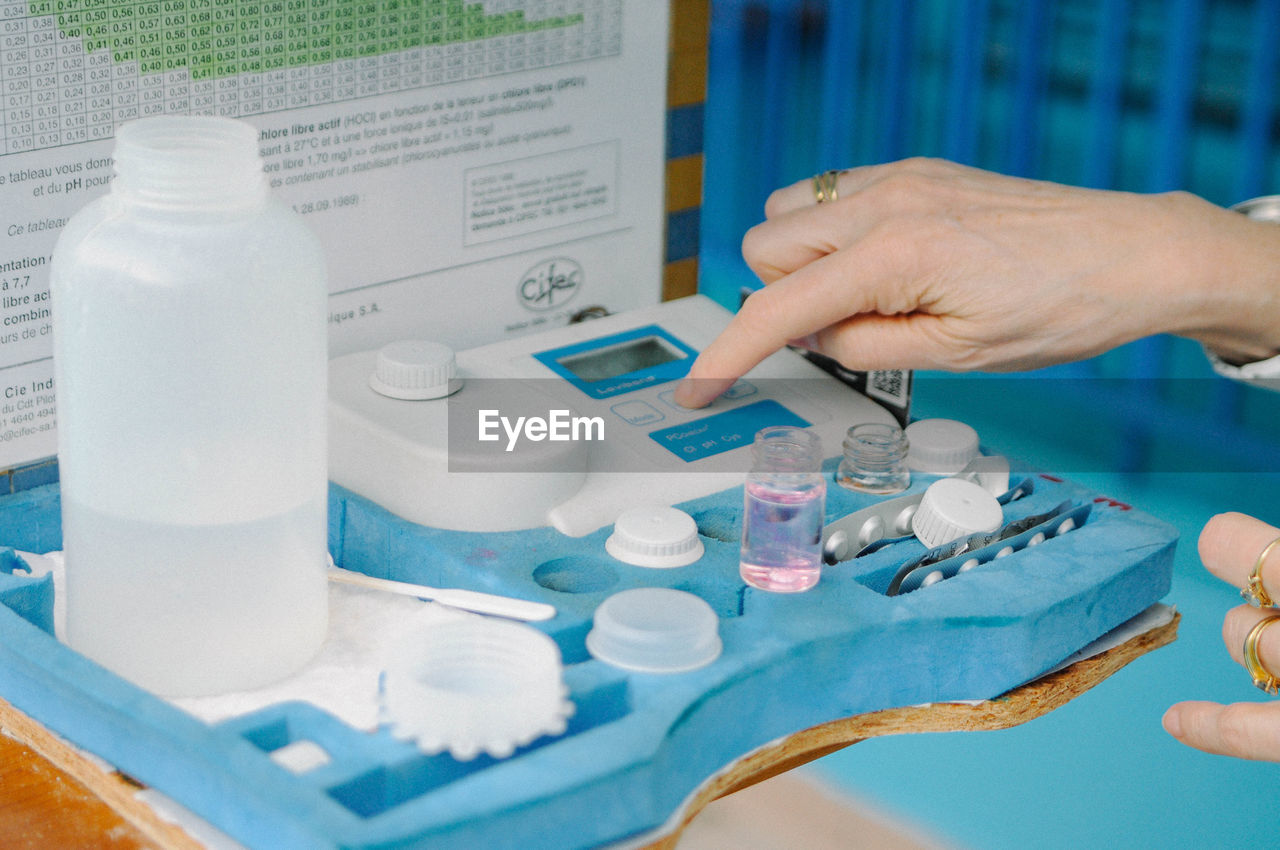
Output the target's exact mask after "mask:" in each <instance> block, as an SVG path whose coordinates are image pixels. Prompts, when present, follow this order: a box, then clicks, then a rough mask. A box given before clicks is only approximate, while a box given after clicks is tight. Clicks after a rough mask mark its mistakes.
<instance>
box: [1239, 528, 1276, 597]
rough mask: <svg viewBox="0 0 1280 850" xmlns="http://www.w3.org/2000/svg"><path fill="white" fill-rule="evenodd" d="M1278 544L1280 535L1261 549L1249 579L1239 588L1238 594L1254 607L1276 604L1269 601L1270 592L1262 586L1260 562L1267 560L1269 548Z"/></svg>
mask: <svg viewBox="0 0 1280 850" xmlns="http://www.w3.org/2000/svg"><path fill="white" fill-rule="evenodd" d="M1277 544H1280V537H1277V538H1276V539H1275V540H1272V541H1271V542H1270V543H1268V544H1267V546H1266V548H1265V549H1263V550H1262V554H1261V555H1259V556H1258V560H1257V561H1255V562H1254V564H1253V571H1252V572H1250V573H1249V580H1248V581H1247V582H1246V583H1245V586H1244V587H1243V588H1242V589H1241V590H1240V596H1242V597H1243V598H1244V600H1245V601H1246V602H1248V603H1249V604H1250V605H1252V606H1253V607H1255V608H1275V607H1276V604H1275V603H1274V602H1272V601H1271V596H1270V594H1268V593H1267V589H1266V588H1265V587H1263V586H1262V562H1263V561H1265V560H1267V556H1268V555H1270V554H1271V550H1272V549H1274V548H1275V547H1276V545H1277Z"/></svg>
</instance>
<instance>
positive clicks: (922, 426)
mask: <svg viewBox="0 0 1280 850" xmlns="http://www.w3.org/2000/svg"><path fill="white" fill-rule="evenodd" d="M906 434H907V440H908V442H909V443H910V444H911V448H910V450H909V451H908V452H907V467H908V468H909V469H913V470H915V471H917V472H928V473H933V474H935V475H951V474H953V473H956V472H959V471H960V470H962V469H964V465H965V464H966V463H968V462H969V461H971V460H973V459H974V458H975V457H977V456H978V432H977V431H975V430H973V429H972V428H970V427H969V426H968V425H966V424H964V423H963V422H957V421H956V420H954V419H921V420H918V421H916V422H912V423H911V424H910V425H908V426H907V430H906Z"/></svg>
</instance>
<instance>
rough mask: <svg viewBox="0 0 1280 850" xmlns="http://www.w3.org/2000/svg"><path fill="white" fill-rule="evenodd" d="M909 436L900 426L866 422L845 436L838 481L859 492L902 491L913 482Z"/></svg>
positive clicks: (856, 426) (846, 487)
mask: <svg viewBox="0 0 1280 850" xmlns="http://www.w3.org/2000/svg"><path fill="white" fill-rule="evenodd" d="M908 448H909V443H908V442H907V435H906V434H905V433H904V432H903V430H902V429H901V428H899V427H898V426H897V425H882V424H880V423H878V422H864V423H863V424H861V425H854V426H853V427H852V428H850V429H849V431H848V432H847V433H846V434H845V437H844V459H843V460H842V461H840V466H839V467H838V468H837V469H836V483H837V484H839V485H840V486H841V487H843V488H845V489H846V490H854V491H856V492H860V493H874V494H876V495H884V494H887V493H901V492H902V491H903V490H905V489H907V487H908V485H910V484H911V471H910V470H909V469H907V449H908Z"/></svg>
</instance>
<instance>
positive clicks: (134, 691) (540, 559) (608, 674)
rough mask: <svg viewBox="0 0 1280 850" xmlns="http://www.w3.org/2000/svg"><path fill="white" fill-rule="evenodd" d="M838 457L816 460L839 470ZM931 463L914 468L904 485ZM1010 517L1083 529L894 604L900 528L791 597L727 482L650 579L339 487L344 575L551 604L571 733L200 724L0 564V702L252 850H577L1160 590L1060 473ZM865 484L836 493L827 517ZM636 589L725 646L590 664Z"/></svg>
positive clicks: (738, 493)
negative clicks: (771, 583)
mask: <svg viewBox="0 0 1280 850" xmlns="http://www.w3.org/2000/svg"><path fill="white" fill-rule="evenodd" d="M833 466H834V462H833V461H832V462H829V463H828V466H827V468H828V471H830V469H831V468H833ZM927 483H928V480H927V479H926V480H921V481H917V482H916V483H915V484H914V485H913V487H912V490H913V491H918V490H920V489H922V488H923V487H924V486H925V485H926V484H927ZM1036 484H1037V487H1036V493H1035V494H1034V495H1033V496H1031V497H1029V498H1026V499H1023V500H1020V501H1017V502H1014V503H1012V504H1011V505H1009V506H1008V507H1006V509H1005V514H1006V518H1007V519H1010V520H1012V519H1017V518H1020V517H1022V516H1027V515H1030V514H1034V513H1039V512H1042V511H1044V510H1047V509H1049V508H1050V507H1052V506H1054V505H1057V504H1058V503H1059V502H1061V501H1063V500H1065V499H1070V500H1072V501H1074V502H1076V503H1081V504H1083V503H1094V504H1093V510H1092V512H1091V514H1090V517H1089V520H1088V522H1087V523H1086V524H1085V525H1084V526H1083V527H1082V528H1079V529H1076V530H1074V531H1072V532H1070V533H1068V534H1065V535H1062V536H1059V537H1054V538H1051V539H1050V540H1048V541H1046V542H1045V543H1043V544H1041V545H1039V546H1037V547H1034V548H1029V549H1025V550H1022V551H1019V552H1017V553H1015V554H1014V555H1012V556H1009V557H1007V558H1003V559H1001V560H999V561H995V562H992V563H990V564H987V565H985V566H984V567H982V568H980V569H977V570H973V571H972V572H968V573H965V574H963V575H960V576H957V577H955V578H952V579H948V580H946V581H944V582H942V583H940V584H937V585H934V586H932V587H929V588H925V589H923V590H920V591H917V592H914V593H910V594H906V595H903V596H898V597H892V598H890V597H887V596H884V595H883V593H882V592H881V591H883V590H884V588H885V587H886V586H887V585H888V582H889V580H890V578H891V577H892V575H893V573H894V571H895V570H896V568H897V567H898V565H900V564H902V563H904V562H905V561H907V560H909V559H911V558H914V557H916V556H918V555H920V554H921V552H922V551H923V548H922V547H921V545H920V544H919V543H918V542H916V541H914V540H911V541H907V542H903V543H899V544H895V545H892V546H889V547H886V548H884V549H881V550H879V551H877V552H875V553H874V554H873V555H869V556H866V557H864V558H861V559H858V560H857V561H855V562H849V563H845V564H841V565H838V566H835V567H830V568H827V569H826V570H825V571H824V574H823V577H822V581H821V582H820V583H819V584H818V586H817V587H816V588H814V589H813V590H811V591H809V592H807V593H802V594H795V595H779V594H769V593H763V592H760V591H756V590H754V589H749V588H747V587H745V586H744V585H743V584H742V582H741V581H740V580H739V578H738V575H737V569H738V537H739V532H740V528H741V514H742V490H741V488H735V489H732V490H727V491H724V492H722V493H718V494H715V495H713V496H709V497H706V498H703V499H698V500H695V501H692V502H688V503H685V504H683V505H681V507H682V508H683V509H684V510H686V511H688V512H689V513H690V514H692V515H693V517H694V518H695V519H696V520H697V522H698V527H699V531H700V533H701V534H702V536H703V542H704V544H705V545H706V555H705V556H704V557H703V558H702V559H701V560H700V561H698V562H697V563H696V564H693V565H691V566H688V567H683V568H679V569H674V570H647V569H642V568H639V567H632V566H629V565H626V564H623V563H620V562H618V561H615V560H613V559H611V558H609V557H608V556H607V555H606V554H605V552H604V540H605V538H606V537H607V536H608V534H609V533H610V531H611V529H610V528H604V529H601V530H599V531H597V532H595V533H593V534H591V535H589V536H587V537H585V538H579V539H571V538H566V537H564V536H562V535H560V534H558V533H556V532H555V531H553V530H551V529H549V528H547V529H538V530H533V531H524V532H507V533H497V534H476V533H462V532H449V531H441V530H437V529H431V528H424V527H421V526H416V525H413V524H411V523H408V522H405V521H403V520H401V519H399V518H397V517H395V516H393V515H391V514H390V513H388V512H386V511H385V510H383V509H381V508H379V507H378V506H377V505H374V504H373V503H371V502H369V501H368V500H366V499H363V498H361V497H359V496H356V495H354V494H352V493H350V492H348V491H345V490H342V489H340V488H337V487H334V488H333V490H332V492H331V498H330V506H329V511H330V546H331V548H332V551H333V554H334V557H335V559H336V560H337V562H338V563H340V564H342V565H343V566H344V567H346V568H348V569H357V570H361V571H364V572H367V573H369V574H371V575H375V576H380V577H384V578H392V579H399V580H403V581H411V582H420V583H425V584H430V585H436V586H458V587H466V588H471V589H475V590H485V591H494V592H498V593H507V594H512V595H516V596H522V597H525V598H529V599H535V600H540V601H545V602H551V603H553V604H555V605H556V606H557V607H558V608H559V610H560V614H559V615H558V616H557V617H556V618H555V619H554V620H551V621H548V622H546V623H543V624H540V627H541V628H542V629H543V630H544V631H546V632H547V633H549V634H550V635H551V636H552V637H553V638H554V639H555V640H556V642H557V643H558V644H559V646H560V648H561V650H562V652H563V655H564V659H565V663H566V672H565V677H566V683H567V684H568V686H569V688H570V692H571V698H572V700H573V701H574V703H575V704H576V706H577V712H576V714H575V715H574V717H573V718H572V720H571V722H570V726H569V729H568V731H567V732H566V733H565V734H564V735H562V736H560V737H555V738H543V739H540V740H538V741H535V742H534V743H532V744H531V745H529V746H527V747H525V748H523V749H521V750H519V751H517V752H516V754H515V755H514V756H513V757H511V758H509V759H505V760H495V759H492V758H489V757H487V756H480V757H479V758H476V759H475V760H473V761H467V762H462V761H456V760H455V759H454V758H453V757H451V756H450V755H448V754H441V755H435V756H427V755H423V754H422V753H420V752H418V750H416V749H415V748H414V747H413V746H412V745H411V744H407V743H404V742H400V741H396V740H395V739H393V738H392V737H391V736H390V735H389V734H388V733H387V732H386V731H385V730H379V731H377V732H365V731H361V730H357V729H353V728H350V727H348V726H346V725H344V724H343V723H341V722H339V721H338V720H337V719H335V718H334V717H332V716H331V715H329V714H326V713H325V712H323V711H321V710H320V709H318V708H316V707H314V706H311V705H309V704H305V703H300V702H291V703H284V704H279V705H274V706H271V707H269V708H267V709H264V710H261V711H258V712H255V713H253V714H250V715H247V716H243V717H239V718H236V719H234V720H231V721H228V722H225V723H221V724H218V725H212V726H210V725H206V724H204V723H202V722H200V721H198V720H196V719H195V718H193V717H191V716H190V715H188V714H186V713H184V712H182V711H180V710H179V709H177V708H174V707H172V706H170V705H169V704H168V703H166V702H164V701H163V700H161V699H158V698H156V697H154V696H152V695H150V694H149V693H147V692H145V691H142V690H140V689H138V688H136V687H135V686H133V685H131V684H129V683H128V682H126V681H124V680H122V679H120V678H119V677H117V676H115V675H114V674H112V673H110V672H108V671H106V670H104V669H103V668H101V667H99V666H98V665H96V664H95V663H93V662H91V661H89V660H87V659H86V658H84V657H83V656H81V655H79V654H78V653H76V652H73V651H72V650H70V649H68V648H66V647H65V646H63V645H62V644H60V643H59V642H58V641H57V640H56V639H54V638H53V637H52V632H53V627H52V609H53V589H52V582H51V580H50V579H49V578H48V577H44V578H39V579H37V578H32V577H30V576H25V575H23V574H22V573H21V572H17V573H15V572H14V569H15V567H19V566H21V563H20V562H19V561H18V560H17V559H16V558H15V557H13V556H11V555H10V556H7V557H2V558H0V603H3V605H0V696H3V697H4V699H6V700H8V701H9V702H11V703H12V704H14V705H15V706H16V707H17V708H19V709H20V710H22V711H24V712H26V713H27V714H29V715H31V716H32V717H34V718H36V719H37V720H39V721H40V722H42V723H43V724H44V725H45V726H47V727H48V728H50V729H52V730H54V731H55V732H57V733H59V734H60V735H62V736H63V737H65V738H67V739H68V740H70V741H71V742H73V743H75V744H77V745H79V746H81V747H83V748H85V749H87V750H89V751H91V752H93V753H96V754H98V755H99V756H101V757H103V758H104V759H106V760H107V761H109V762H111V763H112V764H113V765H115V766H116V767H118V768H119V769H120V770H122V771H123V772H125V773H128V774H130V775H132V776H133V777H135V778H137V779H138V780H140V781H141V782H143V783H145V784H147V785H149V786H152V787H154V788H157V789H159V790H160V791H162V792H164V793H165V794H168V795H169V796H171V797H173V798H175V799H176V800H178V801H179V802H181V803H182V804H184V805H185V806H187V807H188V808H190V809H192V810H193V811H195V812H196V813H198V814H199V815H201V816H203V817H204V818H206V819H207V820H209V821H210V822H212V823H213V824H215V825H217V826H218V827H220V828H221V829H223V830H224V831H226V832H227V833H229V834H230V835H232V836H233V837H235V838H236V839H238V840H240V841H242V842H244V843H245V844H247V845H249V846H251V847H255V848H259V847H260V848H272V850H276V848H293V847H296V848H326V847H334V848H339V847H341V848H392V847H449V848H452V847H458V848H474V847H521V848H540V847H546V848H552V847H554V848H576V847H591V846H598V845H602V844H608V843H611V842H617V841H620V840H624V839H627V838H629V837H635V836H640V835H643V834H645V833H647V832H652V831H653V830H656V829H659V828H660V827H661V826H662V825H663V824H664V823H665V822H666V821H667V820H668V818H669V817H670V816H671V815H672V813H673V812H675V811H677V810H678V809H679V808H680V806H681V804H682V802H683V801H684V800H685V799H686V798H687V797H688V796H689V795H690V794H691V793H692V792H694V791H695V790H696V789H697V787H698V786H699V785H700V784H702V783H703V782H704V781H705V780H707V779H708V778H709V777H710V776H711V775H712V774H714V773H715V772H717V771H718V770H719V769H720V768H722V767H724V766H725V765H728V764H729V763H731V762H733V761H734V760H735V759H737V758H739V757H740V756H743V755H745V754H746V753H748V752H750V751H752V750H754V749H756V748H759V747H761V746H762V745H764V744H766V743H768V742H770V741H772V740H775V739H777V738H780V737H782V736H785V735H788V734H791V733H794V732H797V731H800V730H802V729H805V728H808V727H810V726H813V725H816V724H819V723H823V722H826V721H830V720H834V719H837V718H840V717H845V716H849V715H853V714H859V713H862V712H867V711H873V710H877V709H883V708H890V707H895V706H902V705H912V704H917V703H923V702H936V701H945V700H954V699H970V698H984V697H995V696H997V695H999V694H1001V693H1003V692H1004V691H1007V690H1009V689H1010V688H1012V687H1015V686H1017V685H1019V684H1021V683H1023V682H1025V681H1027V680H1029V679H1032V678H1034V677H1035V676H1037V675H1038V674H1040V673H1041V672H1043V671H1045V670H1047V669H1049V668H1050V667H1052V666H1053V665H1055V664H1056V663H1057V662H1059V661H1061V660H1062V659H1063V658H1065V657H1067V656H1068V655H1070V654H1071V653H1072V652H1074V651H1075V650H1077V649H1079V648H1080V647H1082V646H1084V645H1085V644H1087V643H1089V642H1090V641H1092V640H1094V639H1095V638H1097V637H1099V636H1100V635H1102V634H1104V633H1105V632H1107V631H1109V630H1110V629H1112V628H1113V627H1115V626H1117V625H1119V624H1120V623H1122V622H1124V621H1125V620H1127V619H1129V618H1130V617H1132V616H1134V615H1136V614H1138V613H1139V612H1141V611H1143V610H1144V609H1145V608H1147V607H1148V606H1149V605H1150V604H1152V603H1153V602H1155V601H1157V600H1159V599H1160V598H1161V597H1163V596H1164V595H1165V593H1166V592H1167V591H1168V588H1169V584H1170V580H1171V569H1172V560H1173V549H1174V545H1175V543H1176V539H1177V533H1176V531H1175V530H1174V529H1173V528H1171V527H1170V526H1168V525H1166V524H1164V523H1162V522H1159V521H1157V520H1155V519H1153V518H1152V517H1150V516H1147V515H1145V514H1143V513H1141V512H1140V511H1137V510H1130V509H1129V508H1128V507H1127V506H1122V505H1118V504H1115V503H1112V502H1110V501H1109V500H1107V499H1106V498H1105V497H1101V496H1099V495H1098V494H1095V493H1091V492H1089V491H1087V490H1084V489H1083V488H1080V487H1078V486H1076V485H1073V484H1071V483H1069V482H1064V481H1059V480H1057V479H1051V478H1048V477H1043V476H1042V477H1039V478H1038V479H1037V481H1036ZM870 503H871V498H870V497H867V496H859V495H855V494H852V493H849V492H847V491H845V490H843V489H841V488H839V487H836V486H834V485H833V486H832V487H831V488H830V495H829V497H828V502H827V519H828V521H829V520H831V519H834V518H836V517H839V516H843V515H845V514H847V513H849V512H851V511H854V510H857V509H859V508H862V507H865V506H867V505H868V504H870ZM0 543H4V544H7V545H9V546H12V547H14V548H18V549H24V550H28V551H37V552H43V551H48V550H51V549H57V548H60V546H61V532H60V528H59V504H58V490H57V487H56V485H47V486H44V487H39V488H35V489H33V490H29V491H25V492H22V493H18V494H15V495H12V496H7V497H5V498H3V499H0ZM637 586H667V587H675V588H678V589H681V590H686V591H689V592H692V593H695V594H697V595H698V596H700V597H702V598H703V599H705V600H706V601H707V602H708V603H710V604H711V606H712V608H714V609H715V611H716V612H717V613H718V615H719V616H720V618H721V622H720V627H721V636H722V638H723V641H724V654H723V655H722V657H721V658H720V659H719V660H718V661H716V662H715V663H713V664H711V665H710V666H708V667H705V668H703V669H701V670H697V671H694V672H690V673H684V674H679V675H666V676H664V675H652V674H638V673H627V672H624V671H621V670H618V669H615V668H613V667H610V666H608V665H606V664H604V663H602V662H599V661H595V660H593V659H591V658H590V657H589V656H588V654H587V651H586V648H585V638H586V635H587V632H588V630H589V629H590V625H591V615H592V612H593V611H594V609H595V607H596V606H597V605H598V604H599V603H600V602H602V601H603V600H604V599H605V598H606V597H608V596H609V595H610V594H612V593H615V592H617V591H619V590H623V589H626V588H630V587H637ZM298 740H311V741H314V742H315V743H317V744H319V745H320V746H322V747H323V748H324V749H325V750H326V751H328V753H329V754H330V756H331V759H332V760H331V761H330V762H329V763H327V764H325V765H323V766H321V767H319V768H316V769H314V770H312V771H310V772H308V773H303V774H300V775H295V774H293V773H291V772H290V771H288V770H286V769H285V768H283V767H281V766H279V765H277V764H276V763H275V762H274V761H273V760H272V759H271V758H270V757H269V753H271V752H272V751H274V750H275V749H277V748H280V747H283V746H285V745H288V744H290V743H292V742H295V741H298Z"/></svg>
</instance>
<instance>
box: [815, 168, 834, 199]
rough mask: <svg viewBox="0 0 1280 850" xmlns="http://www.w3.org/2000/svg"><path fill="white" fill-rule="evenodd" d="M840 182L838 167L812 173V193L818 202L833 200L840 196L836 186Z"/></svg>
mask: <svg viewBox="0 0 1280 850" xmlns="http://www.w3.org/2000/svg"><path fill="white" fill-rule="evenodd" d="M839 182H840V171H839V170H838V169H834V168H833V169H830V170H828V171H824V172H822V173H821V174H815V175H813V195H814V197H815V198H817V199H818V203H820V204H824V203H826V202H827V201H835V200H838V199H839V198H840V193H839V191H837V187H838V185H839Z"/></svg>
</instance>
